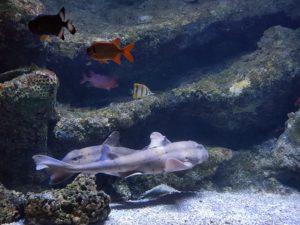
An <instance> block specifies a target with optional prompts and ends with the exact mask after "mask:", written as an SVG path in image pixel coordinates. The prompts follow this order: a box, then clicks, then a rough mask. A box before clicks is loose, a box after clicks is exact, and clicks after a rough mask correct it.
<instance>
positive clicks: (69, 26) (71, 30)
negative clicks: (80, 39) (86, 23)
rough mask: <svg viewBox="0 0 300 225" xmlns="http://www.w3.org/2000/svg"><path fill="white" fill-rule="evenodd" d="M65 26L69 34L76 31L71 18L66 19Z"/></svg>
mask: <svg viewBox="0 0 300 225" xmlns="http://www.w3.org/2000/svg"><path fill="white" fill-rule="evenodd" d="M67 28H68V31H69V32H70V33H71V34H75V33H76V28H75V26H74V25H73V24H72V21H71V20H68V21H67Z"/></svg>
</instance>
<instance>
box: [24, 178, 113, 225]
mask: <svg viewBox="0 0 300 225" xmlns="http://www.w3.org/2000/svg"><path fill="white" fill-rule="evenodd" d="M26 199H27V200H26V203H25V206H24V212H25V219H26V223H28V224H34V225H37V224H75V225H87V224H90V223H95V222H100V221H104V220H105V219H106V218H107V217H108V215H109V213H110V207H109V203H110V197H109V196H108V195H107V194H105V193H104V192H103V191H97V186H96V184H95V177H94V176H89V177H88V176H85V175H79V176H78V177H77V178H76V179H75V180H74V181H73V182H72V183H71V184H69V185H67V186H66V187H65V188H63V189H60V190H59V189H58V190H49V191H43V192H41V193H27V195H26Z"/></svg>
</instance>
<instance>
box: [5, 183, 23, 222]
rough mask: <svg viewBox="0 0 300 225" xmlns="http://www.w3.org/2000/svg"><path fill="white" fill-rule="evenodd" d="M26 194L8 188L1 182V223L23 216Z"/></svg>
mask: <svg viewBox="0 0 300 225" xmlns="http://www.w3.org/2000/svg"><path fill="white" fill-rule="evenodd" d="M24 200H25V196H24V195H23V194H22V193H20V192H16V191H10V190H7V189H6V188H5V187H4V186H3V185H2V184H1V183H0V223H1V224H3V223H12V222H14V221H17V220H19V219H20V218H21V215H22V210H21V208H22V204H23V203H24Z"/></svg>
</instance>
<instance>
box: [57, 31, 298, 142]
mask: <svg viewBox="0 0 300 225" xmlns="http://www.w3.org/2000/svg"><path fill="white" fill-rule="evenodd" d="M299 40H300V29H297V30H292V29H289V28H284V27H281V26H276V27H272V28H270V29H268V30H267V31H265V33H264V36H263V37H262V39H261V41H260V42H259V43H258V47H259V48H258V49H257V50H256V51H254V52H253V53H250V54H246V55H244V56H242V57H240V58H239V59H238V60H236V61H235V62H233V63H232V64H231V65H229V66H228V67H227V68H225V69H224V70H222V71H220V72H217V73H208V74H202V75H201V77H200V76H199V77H200V78H199V79H198V81H195V82H193V83H190V84H186V85H183V86H180V87H178V88H174V89H172V90H171V91H167V92H165V93H162V94H156V95H154V96H148V97H145V98H143V99H141V100H138V101H131V102H126V103H113V104H111V105H110V106H108V107H105V108H102V109H98V110H86V111H83V112H81V111H80V110H76V109H72V111H69V112H68V110H61V113H60V119H59V121H58V123H57V124H56V126H55V129H54V141H56V142H58V143H64V144H65V146H67V147H75V146H77V147H78V144H81V146H82V145H84V144H87V143H94V142H95V140H96V139H100V138H102V139H104V138H105V137H106V136H108V135H109V133H111V132H112V131H113V130H122V129H130V128H132V127H133V126H134V125H136V124H138V123H140V122H143V124H144V125H146V124H147V121H149V118H151V119H153V118H156V119H159V120H160V121H162V120H167V119H169V118H177V117H178V115H180V116H181V117H183V118H189V119H191V118H193V120H195V121H199V122H203V123H204V124H205V126H207V127H208V128H209V129H212V130H215V131H218V132H223V133H231V134H235V135H237V136H239V135H243V134H244V135H245V134H249V133H250V134H251V133H255V132H267V131H270V130H272V129H274V128H275V127H276V126H278V123H279V122H280V121H282V120H284V117H285V115H286V113H287V110H288V108H289V107H288V106H289V105H290V104H291V102H290V101H291V99H290V97H291V96H292V94H293V93H292V91H293V89H295V85H297V82H298V83H299V82H300V65H299V62H298V61H299V58H300V41H299ZM242 81H246V82H242ZM239 82H242V83H239ZM239 84H242V87H240V86H241V85H239ZM236 86H238V87H239V88H238V90H235V92H234V93H233V92H232V90H233V89H232V87H236ZM281 87H285V88H284V89H282V88H281ZM235 89H236V88H235ZM275 109H276V110H275ZM58 110H59V109H58ZM77 111H78V112H77ZM208 121H209V122H208ZM265 121H268V123H266V122H265Z"/></svg>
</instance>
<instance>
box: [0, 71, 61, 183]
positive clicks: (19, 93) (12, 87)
mask: <svg viewBox="0 0 300 225" xmlns="http://www.w3.org/2000/svg"><path fill="white" fill-rule="evenodd" d="M23 72H24V71H23V70H19V76H17V77H15V78H14V79H12V80H9V81H6V82H4V83H2V84H1V90H0V126H1V130H0V153H1V154H2V155H5V157H2V158H1V159H0V161H1V166H0V171H1V172H0V174H1V179H2V180H3V182H4V181H5V182H8V183H9V182H11V180H7V179H5V177H6V178H7V177H10V176H13V177H22V179H27V178H28V176H29V175H28V174H29V173H28V172H29V171H27V169H28V167H24V165H27V164H28V160H30V161H31V158H30V156H31V154H32V153H34V152H42V151H43V150H45V147H46V144H47V135H48V122H49V120H50V118H51V117H52V116H53V112H54V104H55V101H56V92H57V88H58V79H57V77H56V75H55V74H54V73H53V72H51V71H49V70H46V69H43V70H35V71H33V72H30V73H26V74H23ZM7 74H8V73H7ZM14 76H15V75H14ZM28 151H30V154H27V155H24V153H25V152H28ZM20 156H22V157H20ZM8 166H9V167H10V168H13V169H12V170H10V171H8V170H7V169H6V168H7V167H8ZM13 171H14V172H15V174H14V172H13ZM20 171H24V173H26V175H25V174H22V175H21V174H20V173H22V172H20ZM10 173H12V174H10ZM5 174H6V175H5ZM2 176H3V177H2ZM8 183H7V184H8Z"/></svg>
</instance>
